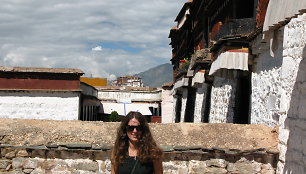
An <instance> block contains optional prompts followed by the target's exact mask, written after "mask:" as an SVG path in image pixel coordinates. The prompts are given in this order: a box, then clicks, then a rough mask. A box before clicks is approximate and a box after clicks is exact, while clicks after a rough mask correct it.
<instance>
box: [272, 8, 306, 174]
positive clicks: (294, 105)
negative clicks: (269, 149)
mask: <svg viewBox="0 0 306 174" xmlns="http://www.w3.org/2000/svg"><path fill="white" fill-rule="evenodd" d="M283 47H284V51H283V57H284V60H283V67H282V74H281V79H282V89H283V93H282V95H281V96H282V98H281V106H282V107H281V110H283V114H282V115H281V118H280V122H279V124H280V134H279V141H280V144H279V149H280V157H279V159H280V161H279V163H278V169H277V172H278V173H306V14H303V15H301V16H298V18H294V19H292V20H291V21H290V22H289V23H288V24H287V25H286V26H285V29H284V43H283ZM290 99H291V100H290Z"/></svg>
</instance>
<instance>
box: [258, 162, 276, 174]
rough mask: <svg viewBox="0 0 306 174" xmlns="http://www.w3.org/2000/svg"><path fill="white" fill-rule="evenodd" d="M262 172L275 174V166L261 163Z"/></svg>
mask: <svg viewBox="0 0 306 174" xmlns="http://www.w3.org/2000/svg"><path fill="white" fill-rule="evenodd" d="M261 173H262V174H275V170H274V168H273V167H272V166H271V165H270V164H263V165H261Z"/></svg>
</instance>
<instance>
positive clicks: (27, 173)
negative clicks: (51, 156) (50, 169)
mask: <svg viewBox="0 0 306 174" xmlns="http://www.w3.org/2000/svg"><path fill="white" fill-rule="evenodd" d="M33 170H34V169H23V170H22V171H23V172H24V173H26V174H29V173H31V172H32V171H33Z"/></svg>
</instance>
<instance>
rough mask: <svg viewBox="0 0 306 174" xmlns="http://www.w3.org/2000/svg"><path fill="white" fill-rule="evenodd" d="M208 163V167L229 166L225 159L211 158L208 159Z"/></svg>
mask: <svg viewBox="0 0 306 174" xmlns="http://www.w3.org/2000/svg"><path fill="white" fill-rule="evenodd" d="M206 165H207V166H208V167H220V168H225V167H226V166H227V162H226V161H225V160H224V159H211V160H207V161H206Z"/></svg>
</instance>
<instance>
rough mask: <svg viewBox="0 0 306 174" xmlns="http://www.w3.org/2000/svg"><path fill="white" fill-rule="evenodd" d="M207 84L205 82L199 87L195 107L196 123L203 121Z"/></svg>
mask: <svg viewBox="0 0 306 174" xmlns="http://www.w3.org/2000/svg"><path fill="white" fill-rule="evenodd" d="M206 92H207V84H206V83H203V84H202V87H201V88H198V89H197V93H196V100H195V107H194V123H201V119H202V116H203V115H204V110H205V100H206V95H207V94H206Z"/></svg>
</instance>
